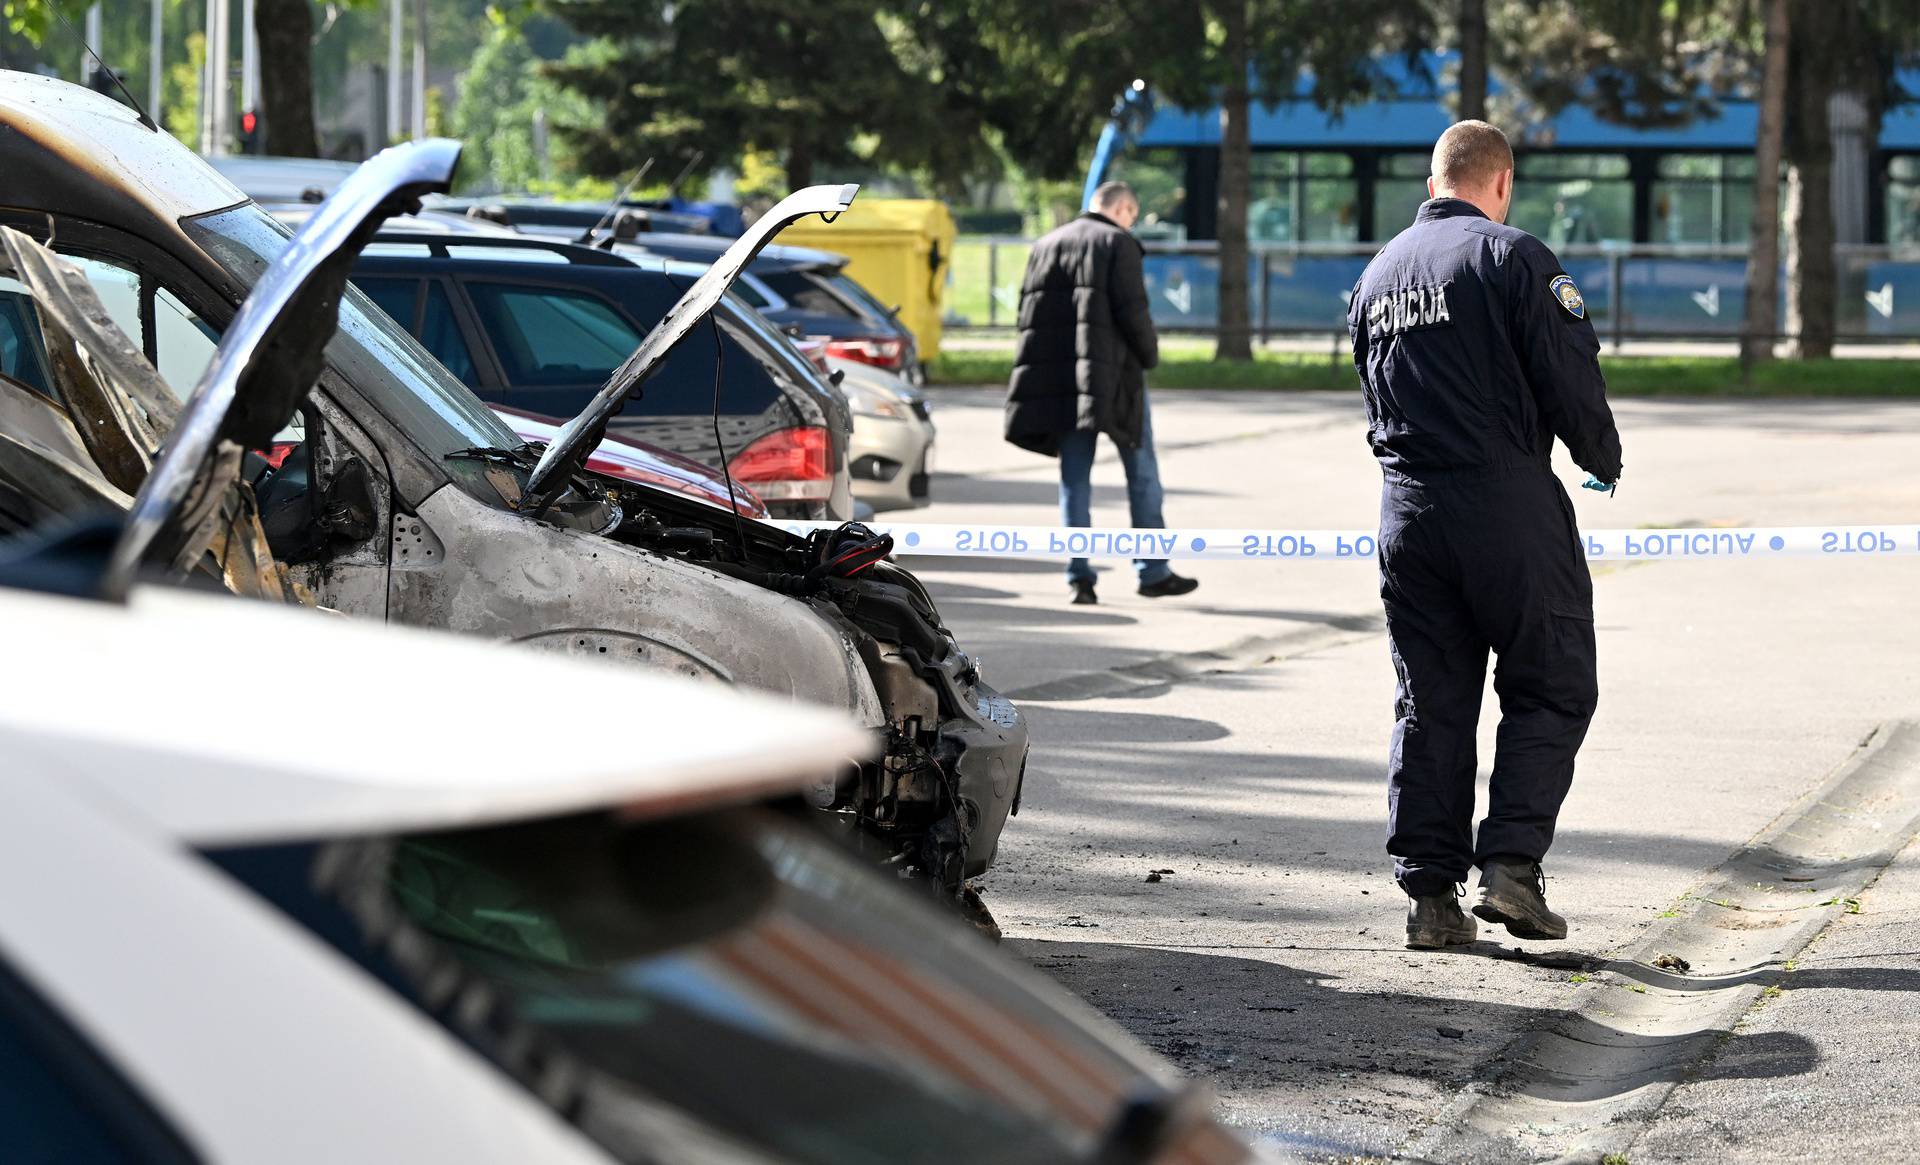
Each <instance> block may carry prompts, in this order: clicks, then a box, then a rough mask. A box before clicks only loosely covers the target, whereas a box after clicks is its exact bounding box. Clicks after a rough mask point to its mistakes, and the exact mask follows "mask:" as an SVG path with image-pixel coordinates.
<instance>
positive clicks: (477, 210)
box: [422, 200, 926, 385]
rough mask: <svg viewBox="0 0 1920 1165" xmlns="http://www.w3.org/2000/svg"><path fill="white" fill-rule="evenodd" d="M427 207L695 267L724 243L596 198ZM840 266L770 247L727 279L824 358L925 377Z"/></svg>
mask: <svg viewBox="0 0 1920 1165" xmlns="http://www.w3.org/2000/svg"><path fill="white" fill-rule="evenodd" d="M432 209H433V210H435V211H438V212H440V216H445V217H452V216H454V215H456V214H464V215H465V216H466V218H467V219H468V221H474V220H482V221H485V222H488V223H493V224H498V225H505V226H510V227H512V228H513V229H514V230H516V231H519V232H520V233H521V234H525V235H531V236H533V237H536V238H551V239H558V240H562V241H569V242H570V241H573V240H575V239H578V238H580V237H582V235H583V234H585V233H586V232H587V231H589V230H591V229H592V228H593V227H595V226H596V225H601V226H603V227H604V229H603V230H601V231H600V232H599V233H598V234H597V235H596V237H595V245H597V246H599V247H601V248H602V249H606V250H612V251H615V252H616V253H624V254H646V255H653V256H657V257H659V258H663V259H675V260H679V261H681V262H685V263H696V264H699V265H700V266H702V267H705V266H707V265H709V264H711V263H712V262H713V261H714V260H715V259H718V258H719V257H720V256H721V254H723V253H724V252H725V251H726V249H727V243H728V242H729V240H728V239H725V238H721V237H716V236H713V235H706V234H691V233H674V231H675V229H676V228H673V227H672V226H671V225H670V224H668V223H667V222H665V221H664V220H661V219H660V218H658V217H657V216H655V217H653V218H651V219H644V218H641V217H639V216H636V215H633V214H619V215H615V216H614V217H613V218H612V219H608V218H606V215H605V212H606V209H607V207H606V205H605V204H604V203H603V204H599V205H598V206H588V205H585V204H575V203H564V202H538V201H514V200H507V201H488V200H473V201H471V202H462V201H459V200H443V201H441V202H438V203H435V204H434V205H433V207H432ZM595 211H597V212H598V214H596V213H594V212H595ZM422 217H423V218H427V219H431V218H435V217H439V216H436V215H432V214H429V215H424V216H422ZM663 228H664V229H663ZM846 266H847V258H846V256H844V255H835V254H833V253H831V252H828V251H816V250H813V249H811V248H808V247H781V246H772V247H768V248H767V249H766V250H764V251H762V252H760V254H759V255H758V256H756V257H755V258H754V261H753V263H752V264H751V265H750V266H749V267H748V268H747V271H746V273H745V274H744V275H742V276H741V277H740V279H739V281H738V282H737V283H735V284H734V292H735V294H737V295H739V296H740V297H741V298H742V299H744V300H746V301H747V302H748V303H750V304H752V305H753V306H754V307H755V308H757V309H759V311H760V312H761V314H763V315H765V316H766V317H767V318H768V319H770V320H772V321H773V322H775V323H777V324H779V325H781V326H782V327H784V328H787V329H789V330H792V331H798V332H800V333H801V334H804V335H808V336H819V337H821V338H822V339H824V340H826V341H827V354H828V355H830V356H837V357H839V358H841V359H842V360H853V361H856V362H858V363H861V364H872V365H874V366H876V367H879V368H884V369H886V370H887V371H888V372H892V373H896V374H897V375H899V376H902V377H905V378H906V380H907V381H908V383H910V384H916V385H917V384H923V383H925V382H926V375H925V373H924V371H923V370H922V368H921V366H920V352H919V348H918V346H917V345H916V344H915V342H914V338H913V332H912V331H910V330H909V329H908V328H907V326H906V325H905V324H903V323H901V322H900V319H899V317H898V316H897V315H895V314H894V311H893V309H892V308H891V307H888V306H887V305H886V304H884V303H881V302H880V301H879V300H878V299H876V298H874V296H873V293H872V292H870V291H868V290H867V289H866V288H864V287H862V286H861V285H860V283H859V281H858V280H856V279H854V278H853V277H852V276H850V275H848V274H847V272H846Z"/></svg>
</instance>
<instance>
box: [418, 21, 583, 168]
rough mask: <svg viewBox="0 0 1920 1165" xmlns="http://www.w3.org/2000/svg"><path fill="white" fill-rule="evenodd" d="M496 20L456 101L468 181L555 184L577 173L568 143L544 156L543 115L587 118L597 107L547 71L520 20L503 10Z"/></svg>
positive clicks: (557, 145) (457, 127) (458, 134)
mask: <svg viewBox="0 0 1920 1165" xmlns="http://www.w3.org/2000/svg"><path fill="white" fill-rule="evenodd" d="M489 20H490V24H491V28H490V30H489V32H488V34H487V36H486V38H485V39H484V40H482V41H481V42H480V45H479V48H478V50H477V51H476V52H475V53H474V55H473V66H472V67H471V68H470V69H468V70H467V72H466V74H465V75H464V76H463V77H462V78H461V81H460V96H459V100H458V101H457V102H456V103H455V105H454V107H453V122H452V131H453V134H454V136H455V137H458V138H459V139H460V140H461V141H462V142H463V143H464V145H465V151H464V153H463V155H462V158H461V163H460V181H461V185H462V186H463V187H465V188H468V189H474V190H480V191H486V192H492V191H501V190H539V189H549V188H553V183H554V182H555V181H556V179H561V180H564V179H565V178H566V177H568V176H570V175H571V173H572V171H573V165H572V161H571V158H570V157H569V156H568V155H567V153H566V148H565V145H564V143H554V144H553V146H552V147H551V148H552V149H553V150H555V154H554V155H553V156H550V157H548V158H546V159H542V158H541V157H539V155H538V149H537V146H536V143H535V136H536V131H535V124H536V122H537V121H538V120H539V119H541V118H545V119H546V120H547V122H548V124H551V123H552V122H553V121H554V120H556V119H560V120H565V121H568V122H570V123H574V124H583V123H586V122H589V121H591V119H592V116H593V110H592V109H591V108H590V107H589V104H588V102H587V101H586V100H585V99H583V98H581V97H580V96H579V95H578V94H575V93H572V92H570V91H567V90H564V89H562V88H561V87H560V86H559V85H558V84H556V83H555V82H554V81H553V80H552V79H550V78H548V77H547V76H546V75H545V74H544V73H542V72H541V70H540V68H539V66H540V64H541V58H540V56H539V55H538V54H537V53H536V52H535V50H534V45H533V44H532V43H531V42H530V40H529V38H528V37H527V36H526V35H524V31H523V29H522V27H521V25H520V24H519V23H517V22H516V21H514V20H513V19H511V18H509V17H508V16H507V15H506V14H504V13H502V12H500V11H499V10H494V11H492V12H491V13H489Z"/></svg>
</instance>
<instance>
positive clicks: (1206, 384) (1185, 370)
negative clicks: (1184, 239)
mask: <svg viewBox="0 0 1920 1165" xmlns="http://www.w3.org/2000/svg"><path fill="white" fill-rule="evenodd" d="M1601 366H1602V368H1603V369H1604V370H1605V372H1606V376H1607V391H1608V393H1609V394H1610V395H1612V396H1616V397H1628V396H1638V397H1835V398H1846V397H1900V396H1916V397H1920V362H1915V361H1908V360H1810V361H1798V360H1775V361H1771V362H1769V363H1766V364H1763V365H1761V366H1760V367H1759V368H1757V369H1756V370H1755V372H1754V376H1753V380H1752V382H1751V383H1749V384H1743V383H1741V381H1740V367H1739V362H1738V361H1737V360H1735V359H1733V358H1732V357H1726V358H1721V357H1711V356H1615V357H1603V358H1602V361H1601ZM1012 372H1013V351H1012V348H1011V346H1010V345H1009V346H1008V347H1006V348H995V349H992V350H961V349H949V350H948V351H946V352H943V353H941V354H940V356H939V358H938V359H936V360H935V361H934V362H933V365H932V367H931V368H930V369H928V378H929V379H930V380H931V381H932V382H933V383H935V384H1005V383H1006V382H1007V378H1008V377H1009V376H1010V375H1011V374H1012ZM1147 383H1148V384H1149V385H1150V386H1152V387H1153V388H1156V389H1174V388H1213V389H1268V390H1277V391H1282V392H1289V391H1291V392H1304V391H1313V390H1322V391H1324V390H1327V389H1353V388H1357V387H1358V386H1359V382H1358V381H1357V380H1356V379H1355V376H1354V372H1353V366H1352V365H1351V364H1350V363H1348V361H1347V360H1346V359H1345V358H1344V357H1343V356H1342V357H1335V356H1332V355H1330V354H1329V353H1327V352H1316V353H1306V352H1260V353H1259V354H1258V355H1257V356H1256V358H1255V359H1253V360H1252V361H1248V362H1236V361H1218V360H1214V359H1213V358H1212V355H1211V346H1210V345H1208V344H1205V343H1191V342H1189V343H1181V344H1177V345H1175V344H1169V345H1168V346H1167V351H1166V352H1165V353H1164V355H1163V358H1162V359H1161V362H1160V367H1158V368H1156V369H1154V370H1153V371H1152V372H1150V373H1148V374H1147Z"/></svg>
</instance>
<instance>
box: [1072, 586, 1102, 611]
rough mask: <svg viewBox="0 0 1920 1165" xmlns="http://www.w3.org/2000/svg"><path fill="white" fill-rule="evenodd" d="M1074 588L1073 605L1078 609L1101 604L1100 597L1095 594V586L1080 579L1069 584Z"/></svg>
mask: <svg viewBox="0 0 1920 1165" xmlns="http://www.w3.org/2000/svg"><path fill="white" fill-rule="evenodd" d="M1067 585H1068V586H1070V587H1072V588H1073V605H1074V606H1076V607H1094V606H1098V605H1099V604H1100V596H1099V595H1096V594H1094V593H1093V584H1092V583H1090V582H1081V581H1079V580H1078V579H1076V580H1074V581H1073V582H1070V583H1068V584H1067Z"/></svg>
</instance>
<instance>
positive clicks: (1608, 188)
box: [1510, 153, 1633, 247]
mask: <svg viewBox="0 0 1920 1165" xmlns="http://www.w3.org/2000/svg"><path fill="white" fill-rule="evenodd" d="M1517 168H1518V171H1519V172H1518V174H1516V175H1515V180H1514V189H1513V212H1512V214H1511V216H1510V221H1511V222H1512V223H1513V225H1515V226H1517V227H1520V228H1521V229H1522V230H1525V231H1529V232H1531V233H1532V234H1535V235H1538V236H1539V237H1540V238H1542V239H1544V240H1546V242H1547V243H1548V244H1549V245H1551V246H1555V247H1563V246H1576V247H1577V246H1582V245H1589V246H1590V245H1593V244H1595V243H1602V242H1609V241H1613V240H1621V241H1625V240H1630V239H1632V238H1633V182H1632V181H1631V180H1630V179H1629V178H1628V177H1627V159H1626V158H1625V157H1624V156H1622V155H1619V154H1559V153H1552V154H1528V155H1525V156H1523V157H1521V158H1520V159H1519V161H1518V163H1517Z"/></svg>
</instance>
